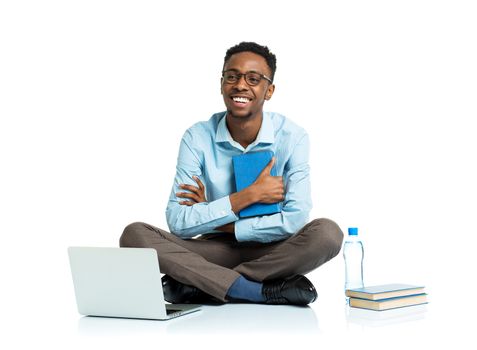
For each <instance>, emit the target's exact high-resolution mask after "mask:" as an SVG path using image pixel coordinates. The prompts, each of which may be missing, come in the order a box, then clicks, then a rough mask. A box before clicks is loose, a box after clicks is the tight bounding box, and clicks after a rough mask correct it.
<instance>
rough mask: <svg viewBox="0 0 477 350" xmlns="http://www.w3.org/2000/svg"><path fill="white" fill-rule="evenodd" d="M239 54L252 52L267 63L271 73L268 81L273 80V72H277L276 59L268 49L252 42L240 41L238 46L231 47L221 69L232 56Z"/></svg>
mask: <svg viewBox="0 0 477 350" xmlns="http://www.w3.org/2000/svg"><path fill="white" fill-rule="evenodd" d="M240 52H253V53H256V54H257V55H260V56H262V57H263V58H265V61H267V65H268V67H269V68H270V71H271V72H272V76H271V77H270V79H271V80H272V81H273V78H274V77H275V71H276V70H277V58H276V57H275V55H274V54H273V53H272V52H271V51H270V50H269V49H268V47H266V46H262V45H259V44H257V43H254V42H250V41H242V42H241V43H240V44H237V45H235V46H232V47H231V48H230V49H228V50H227V52H226V53H225V57H224V67H223V68H225V64H226V63H227V61H228V60H229V59H230V57H232V55H235V54H236V53H240ZM223 68H222V69H223Z"/></svg>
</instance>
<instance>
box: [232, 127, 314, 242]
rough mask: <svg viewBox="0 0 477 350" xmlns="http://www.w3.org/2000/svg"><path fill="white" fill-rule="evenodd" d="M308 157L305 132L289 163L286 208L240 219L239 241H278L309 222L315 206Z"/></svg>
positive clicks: (236, 223) (236, 225) (286, 181)
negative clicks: (311, 191)
mask: <svg viewBox="0 0 477 350" xmlns="http://www.w3.org/2000/svg"><path fill="white" fill-rule="evenodd" d="M308 157H309V139H308V135H306V134H305V135H304V136H303V137H302V138H301V139H300V140H299V142H298V143H297V144H296V145H295V147H294V149H293V152H292V154H291V156H290V158H289V159H288V161H287V163H286V165H285V169H284V182H285V183H286V195H285V200H284V201H283V207H282V212H281V213H277V214H274V215H268V216H261V217H253V218H244V219H240V220H239V221H236V222H235V227H234V229H235V236H236V238H237V240H238V241H259V242H273V241H278V240H282V239H286V238H288V237H290V236H292V235H293V234H295V233H296V232H297V231H298V230H299V229H300V228H302V227H303V226H304V225H305V224H306V222H307V221H308V215H309V212H310V210H311V207H312V203H311V196H310V169H309V165H308ZM276 202H277V201H276Z"/></svg>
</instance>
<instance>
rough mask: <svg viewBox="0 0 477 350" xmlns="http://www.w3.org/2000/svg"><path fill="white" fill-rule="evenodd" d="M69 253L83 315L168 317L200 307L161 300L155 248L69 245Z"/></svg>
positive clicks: (78, 302) (196, 309)
mask: <svg viewBox="0 0 477 350" xmlns="http://www.w3.org/2000/svg"><path fill="white" fill-rule="evenodd" d="M68 254H69V257H70V266H71V273H72V275H73V283H74V288H75V294H76V303H77V304H78V311H79V313H80V314H82V315H89V316H105V317H125V318H143V319H154V320H167V319H169V318H174V317H177V316H180V315H184V314H186V313H190V312H194V311H198V310H200V307H199V305H189V304H187V305H183V304H166V303H165V302H164V294H163V291H162V282H161V273H160V271H159V262H158V259H157V253H156V250H154V249H151V248H91V247H70V248H68Z"/></svg>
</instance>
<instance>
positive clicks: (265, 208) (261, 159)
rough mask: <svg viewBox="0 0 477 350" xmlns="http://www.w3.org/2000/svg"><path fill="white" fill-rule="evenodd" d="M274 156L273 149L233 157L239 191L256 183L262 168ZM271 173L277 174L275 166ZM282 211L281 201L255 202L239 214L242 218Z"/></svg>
mask: <svg viewBox="0 0 477 350" xmlns="http://www.w3.org/2000/svg"><path fill="white" fill-rule="evenodd" d="M272 157H273V152H271V151H266V152H252V153H244V154H241V155H239V156H234V157H232V161H233V165H234V174H235V185H236V187H237V192H239V191H241V190H243V189H244V188H246V187H248V186H250V185H251V184H252V183H254V182H255V180H256V179H257V178H258V176H259V175H260V173H261V172H262V170H263V169H264V168H265V167H266V166H267V165H268V163H269V162H270V161H271V160H272ZM270 175H272V176H276V170H275V167H273V168H272V170H271V172H270ZM280 211H281V210H280V204H279V203H271V204H264V203H255V204H252V205H250V206H248V207H247V208H244V209H242V210H241V211H240V213H239V216H240V217H241V218H243V217H249V216H262V215H268V214H275V213H279V212H280Z"/></svg>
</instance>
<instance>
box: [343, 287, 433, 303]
mask: <svg viewBox="0 0 477 350" xmlns="http://www.w3.org/2000/svg"><path fill="white" fill-rule="evenodd" d="M423 291H424V287H423V286H414V285H410V284H402V283H395V284H383V285H379V286H370V287H363V288H357V289H348V290H347V291H346V296H347V297H353V298H360V299H368V300H381V299H387V298H394V297H402V296H406V295H414V294H421V293H423Z"/></svg>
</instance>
